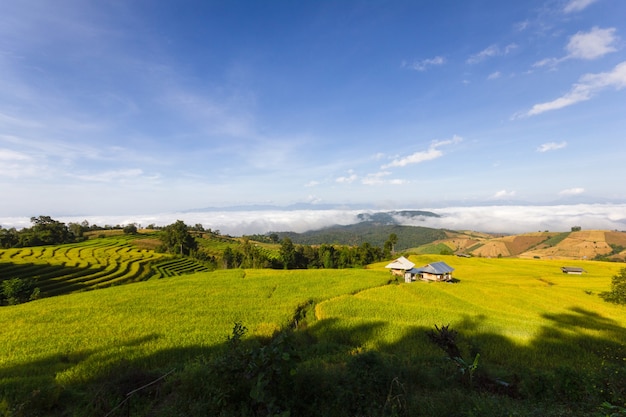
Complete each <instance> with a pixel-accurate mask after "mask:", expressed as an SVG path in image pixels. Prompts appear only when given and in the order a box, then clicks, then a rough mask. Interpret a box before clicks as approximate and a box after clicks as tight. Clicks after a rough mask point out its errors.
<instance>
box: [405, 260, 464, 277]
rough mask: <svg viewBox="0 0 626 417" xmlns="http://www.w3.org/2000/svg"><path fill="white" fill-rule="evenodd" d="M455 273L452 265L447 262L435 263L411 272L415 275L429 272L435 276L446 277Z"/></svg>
mask: <svg viewBox="0 0 626 417" xmlns="http://www.w3.org/2000/svg"><path fill="white" fill-rule="evenodd" d="M452 271H454V268H452V267H451V266H450V265H448V264H447V263H445V262H433V263H430V264H428V265H424V266H420V267H419V268H414V269H413V270H411V272H414V273H422V272H427V273H429V274H433V275H444V274H447V273H450V272H452Z"/></svg>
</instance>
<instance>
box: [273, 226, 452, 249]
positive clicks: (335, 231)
mask: <svg viewBox="0 0 626 417" xmlns="http://www.w3.org/2000/svg"><path fill="white" fill-rule="evenodd" d="M392 234H393V235H396V237H397V242H396V243H394V244H393V249H394V251H402V250H405V249H408V248H413V247H417V246H421V245H424V244H426V243H431V242H434V241H435V240H439V239H444V238H445V237H446V233H445V231H443V230H441V229H431V228H428V227H420V226H399V225H381V224H378V223H374V222H361V223H357V224H353V225H348V226H333V227H329V228H325V229H321V230H314V231H309V232H305V233H292V232H286V233H278V235H279V236H280V237H281V238H283V239H284V238H285V237H288V238H289V239H291V240H292V242H293V243H294V244H302V245H321V244H324V243H326V244H337V245H347V246H359V245H361V244H363V243H365V242H367V243H369V244H370V245H372V246H375V247H380V248H383V247H384V246H385V242H387V241H389V237H390V236H391V235H392Z"/></svg>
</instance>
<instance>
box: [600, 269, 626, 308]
mask: <svg viewBox="0 0 626 417" xmlns="http://www.w3.org/2000/svg"><path fill="white" fill-rule="evenodd" d="M600 297H602V298H603V299H604V300H605V301H608V302H610V303H614V304H626V268H622V269H621V270H620V271H619V273H618V274H616V275H614V276H613V278H612V279H611V291H605V292H602V293H600Z"/></svg>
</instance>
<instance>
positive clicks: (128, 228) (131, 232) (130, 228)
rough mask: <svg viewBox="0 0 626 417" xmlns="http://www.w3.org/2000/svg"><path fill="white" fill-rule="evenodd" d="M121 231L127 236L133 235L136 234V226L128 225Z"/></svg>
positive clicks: (133, 224)
mask: <svg viewBox="0 0 626 417" xmlns="http://www.w3.org/2000/svg"><path fill="white" fill-rule="evenodd" d="M122 230H123V231H124V233H125V234H127V235H135V234H137V225H136V224H135V223H130V224H127V225H126V226H124V229H122Z"/></svg>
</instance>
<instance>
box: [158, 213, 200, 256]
mask: <svg viewBox="0 0 626 417" xmlns="http://www.w3.org/2000/svg"><path fill="white" fill-rule="evenodd" d="M161 241H162V242H163V247H164V248H165V250H166V251H167V252H169V253H177V254H179V255H191V254H192V253H193V252H194V251H195V250H196V249H198V243H197V242H196V240H195V239H194V238H193V236H192V235H191V234H190V233H189V227H188V226H187V225H186V224H185V222H183V221H182V220H177V221H176V223H172V224H170V225H168V226H166V227H165V228H164V229H163V231H162V233H161Z"/></svg>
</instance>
